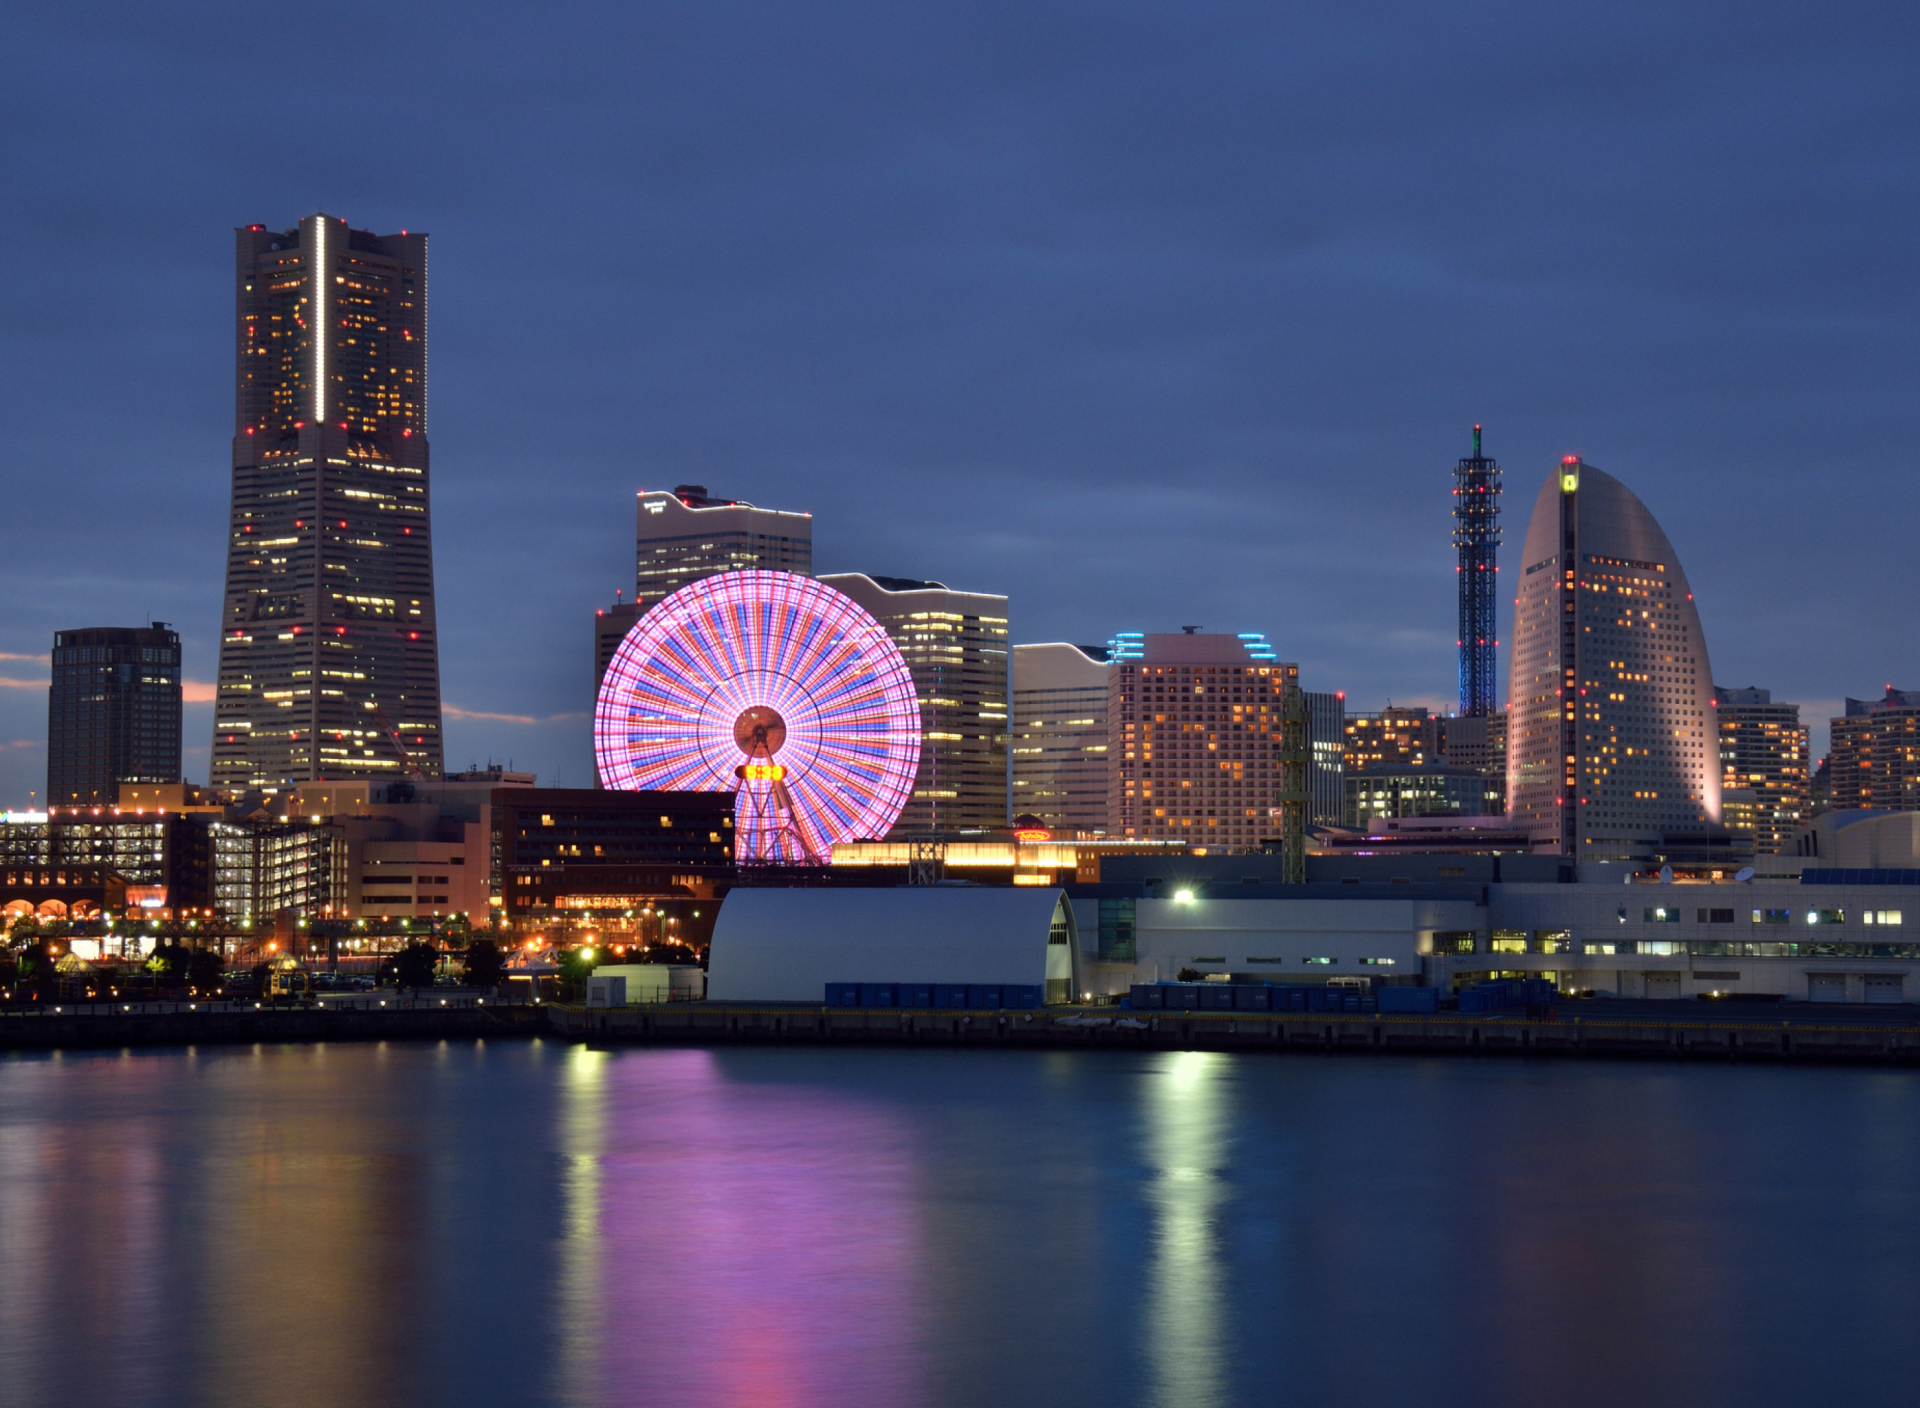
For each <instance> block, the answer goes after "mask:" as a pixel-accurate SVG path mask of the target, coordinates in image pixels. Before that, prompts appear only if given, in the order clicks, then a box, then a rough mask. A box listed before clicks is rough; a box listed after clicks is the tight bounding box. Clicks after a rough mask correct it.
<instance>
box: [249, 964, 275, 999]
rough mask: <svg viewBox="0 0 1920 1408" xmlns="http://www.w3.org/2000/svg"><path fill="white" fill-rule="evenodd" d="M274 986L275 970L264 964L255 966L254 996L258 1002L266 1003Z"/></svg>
mask: <svg viewBox="0 0 1920 1408" xmlns="http://www.w3.org/2000/svg"><path fill="white" fill-rule="evenodd" d="M272 985H273V970H272V969H271V968H269V967H268V966H267V965H266V964H264V963H256V964H254V966H253V995H254V998H255V999H256V1000H257V1001H260V1002H265V1001H266V1000H267V993H268V992H269V991H270V990H271V988H272Z"/></svg>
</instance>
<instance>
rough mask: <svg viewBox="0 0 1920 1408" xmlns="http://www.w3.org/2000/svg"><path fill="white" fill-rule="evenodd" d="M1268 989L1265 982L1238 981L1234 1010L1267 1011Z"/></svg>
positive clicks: (1234, 996)
mask: <svg viewBox="0 0 1920 1408" xmlns="http://www.w3.org/2000/svg"><path fill="white" fill-rule="evenodd" d="M1267 992H1268V989H1267V987H1266V985H1265V984H1264V983H1237V984H1235V985H1234V989H1233V1010H1234V1011H1236V1012H1265V1011H1266V1010H1267V1004H1268V1001H1269V999H1268V997H1267Z"/></svg>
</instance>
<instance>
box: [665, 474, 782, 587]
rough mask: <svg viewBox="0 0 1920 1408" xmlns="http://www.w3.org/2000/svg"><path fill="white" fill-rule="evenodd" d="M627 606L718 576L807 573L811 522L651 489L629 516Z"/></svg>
mask: <svg viewBox="0 0 1920 1408" xmlns="http://www.w3.org/2000/svg"><path fill="white" fill-rule="evenodd" d="M634 513H635V516H636V519H637V527H636V531H635V533H634V577H633V599H634V600H635V601H636V602H638V603H639V606H640V609H641V610H642V611H645V610H646V609H647V608H648V607H649V606H652V605H653V604H654V603H655V602H657V601H659V600H660V599H661V598H662V597H665V596H670V595H671V594H672V593H674V592H676V591H678V590H679V589H680V588H682V587H684V586H686V585H687V583H689V582H697V581H699V580H700V579H701V578H702V577H711V576H713V575H714V574H715V573H716V572H749V571H754V570H756V569H757V570H759V571H763V572H797V573H799V574H800V575H801V576H803V577H804V576H806V575H808V574H809V573H811V572H812V571H813V515H812V514H807V513H790V512H787V511H786V510H784V509H772V508H756V507H754V505H752V504H750V503H747V502H745V501H743V500H740V499H716V498H712V497H710V496H709V495H708V494H707V486H706V485H704V484H681V485H679V486H677V487H676V488H675V489H674V490H673V492H672V493H668V492H667V491H666V490H664V489H653V490H648V491H646V492H643V493H642V494H641V495H640V502H639V505H638V507H637V508H636V509H635V510H634Z"/></svg>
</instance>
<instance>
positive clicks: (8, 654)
mask: <svg viewBox="0 0 1920 1408" xmlns="http://www.w3.org/2000/svg"><path fill="white" fill-rule="evenodd" d="M0 660H32V661H35V662H36V663H38V664H42V665H44V664H45V663H46V660H47V657H46V656H44V655H15V654H14V653H13V652H12V651H11V650H0Z"/></svg>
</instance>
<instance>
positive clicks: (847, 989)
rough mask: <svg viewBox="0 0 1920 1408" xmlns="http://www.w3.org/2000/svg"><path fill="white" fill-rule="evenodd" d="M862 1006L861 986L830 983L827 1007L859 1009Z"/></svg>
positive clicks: (828, 985)
mask: <svg viewBox="0 0 1920 1408" xmlns="http://www.w3.org/2000/svg"><path fill="white" fill-rule="evenodd" d="M859 1005H860V984H858V983H828V984H827V1006H829V1007H858V1006H859Z"/></svg>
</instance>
